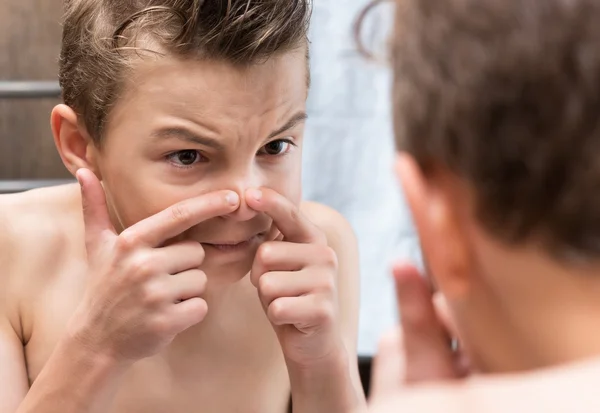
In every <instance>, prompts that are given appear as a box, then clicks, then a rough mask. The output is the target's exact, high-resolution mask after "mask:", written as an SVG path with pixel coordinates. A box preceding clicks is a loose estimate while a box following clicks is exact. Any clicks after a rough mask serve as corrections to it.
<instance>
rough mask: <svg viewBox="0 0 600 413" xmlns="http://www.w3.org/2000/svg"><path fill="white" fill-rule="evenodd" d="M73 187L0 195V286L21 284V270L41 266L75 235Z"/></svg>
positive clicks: (76, 194) (75, 194) (74, 189)
mask: <svg viewBox="0 0 600 413" xmlns="http://www.w3.org/2000/svg"><path fill="white" fill-rule="evenodd" d="M78 191H79V190H78V188H77V187H76V186H73V185H65V186H58V187H52V188H43V189H36V190H32V191H27V192H23V193H18V194H8V195H0V282H3V283H9V282H11V281H12V282H15V281H18V279H15V278H18V277H19V276H20V275H21V274H22V271H21V269H23V268H25V267H27V268H33V267H34V266H35V264H36V263H37V262H39V263H40V265H41V266H44V265H47V263H45V262H44V260H45V259H47V258H49V257H53V256H54V257H55V256H56V255H55V254H56V252H57V248H59V247H60V246H64V245H66V243H65V241H66V239H67V238H69V235H74V234H73V231H72V230H73V227H74V223H75V222H77V218H78V217H76V216H73V211H75V212H76V210H74V208H73V205H75V204H76V202H77V199H78V198H77V197H78Z"/></svg>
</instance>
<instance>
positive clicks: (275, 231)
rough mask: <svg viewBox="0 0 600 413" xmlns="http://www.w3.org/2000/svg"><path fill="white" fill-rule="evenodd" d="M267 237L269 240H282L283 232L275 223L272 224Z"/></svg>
mask: <svg viewBox="0 0 600 413" xmlns="http://www.w3.org/2000/svg"><path fill="white" fill-rule="evenodd" d="M266 239H267V241H282V240H283V234H282V233H281V232H280V231H279V228H277V227H276V226H275V224H273V225H271V229H270V230H269V232H268V234H267V237H266Z"/></svg>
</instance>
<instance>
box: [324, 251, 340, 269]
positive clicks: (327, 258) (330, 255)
mask: <svg viewBox="0 0 600 413" xmlns="http://www.w3.org/2000/svg"><path fill="white" fill-rule="evenodd" d="M322 257H323V263H324V264H325V265H327V266H328V267H331V268H335V269H336V270H337V268H338V257H337V254H336V252H335V251H334V249H333V248H331V247H325V248H324V249H323V250H322Z"/></svg>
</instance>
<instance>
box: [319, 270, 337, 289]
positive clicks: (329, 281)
mask: <svg viewBox="0 0 600 413" xmlns="http://www.w3.org/2000/svg"><path fill="white" fill-rule="evenodd" d="M319 287H320V289H321V290H323V291H325V292H326V293H328V294H329V293H333V292H335V291H336V289H337V288H336V287H337V286H336V282H335V278H334V277H332V276H330V275H329V274H327V276H324V277H321V280H320V285H319Z"/></svg>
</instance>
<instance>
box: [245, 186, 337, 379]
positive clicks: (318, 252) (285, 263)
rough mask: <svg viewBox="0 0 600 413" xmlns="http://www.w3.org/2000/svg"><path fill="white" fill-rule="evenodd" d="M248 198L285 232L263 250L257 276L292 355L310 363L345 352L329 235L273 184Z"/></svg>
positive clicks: (253, 275)
mask: <svg viewBox="0 0 600 413" xmlns="http://www.w3.org/2000/svg"><path fill="white" fill-rule="evenodd" d="M246 203H247V204H248V206H250V208H252V209H254V210H256V211H261V212H264V213H266V214H267V215H269V216H270V217H271V218H272V219H273V223H274V226H275V227H276V229H277V230H278V231H279V233H280V235H279V236H278V237H277V239H276V240H275V241H271V242H266V243H264V244H263V245H261V246H260V248H259V249H258V251H257V253H256V257H255V260H254V263H253V266H252V271H251V280H252V283H253V284H254V286H256V287H257V289H258V294H259V297H260V300H261V302H262V305H263V307H264V309H265V312H266V314H267V317H268V319H269V321H270V322H271V323H272V325H273V326H274V328H275V332H276V333H277V336H278V338H279V341H280V344H281V347H282V350H283V353H284V355H285V357H286V360H287V361H288V363H289V362H292V363H295V365H297V366H303V367H307V366H310V365H311V364H312V363H314V362H320V361H323V360H324V359H327V358H328V357H330V356H331V357H332V358H333V357H339V354H340V353H339V351H340V349H342V348H343V344H342V339H341V336H340V333H339V326H338V306H337V286H336V284H337V256H336V253H335V252H334V251H333V250H332V249H331V248H330V247H329V246H328V245H327V238H326V236H325V234H324V233H323V232H322V231H321V230H319V229H318V228H317V227H316V226H315V225H313V224H312V223H311V222H310V221H309V220H308V219H307V218H306V217H305V216H304V215H303V214H302V213H301V212H300V211H299V210H298V208H297V207H296V206H295V205H293V204H292V203H291V202H290V201H289V200H287V199H286V198H284V197H283V196H282V195H280V194H278V193H277V192H275V191H273V190H271V189H267V188H262V189H260V190H248V191H247V193H246Z"/></svg>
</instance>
